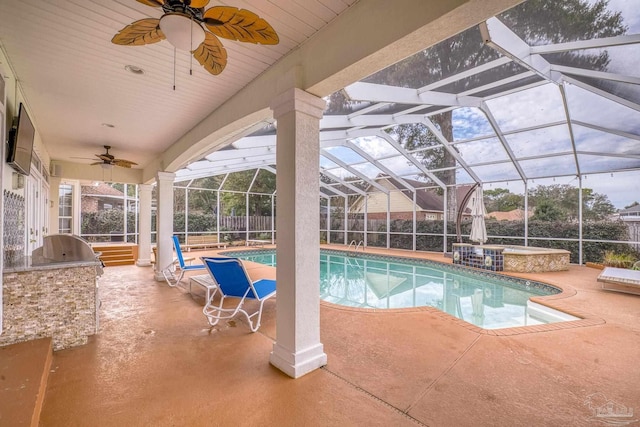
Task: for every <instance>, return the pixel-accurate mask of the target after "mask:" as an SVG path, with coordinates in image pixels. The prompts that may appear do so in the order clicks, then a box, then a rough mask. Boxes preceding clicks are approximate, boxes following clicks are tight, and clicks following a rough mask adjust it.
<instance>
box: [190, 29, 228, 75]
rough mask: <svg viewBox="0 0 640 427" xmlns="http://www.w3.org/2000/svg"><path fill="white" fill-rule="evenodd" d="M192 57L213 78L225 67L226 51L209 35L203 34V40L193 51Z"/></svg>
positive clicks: (217, 40) (218, 41)
mask: <svg viewBox="0 0 640 427" xmlns="http://www.w3.org/2000/svg"><path fill="white" fill-rule="evenodd" d="M193 57H194V58H195V59H196V60H197V61H198V62H199V63H200V65H202V66H203V67H204V69H205V70H207V71H208V72H210V73H211V74H213V75H214V76H215V75H218V74H220V73H221V72H222V70H224V67H226V66H227V50H226V49H225V48H224V47H222V43H221V42H220V40H219V39H218V38H217V37H216V36H214V35H213V34H211V33H206V32H205V39H204V41H203V42H202V43H200V46H198V48H197V49H196V50H194V51H193Z"/></svg>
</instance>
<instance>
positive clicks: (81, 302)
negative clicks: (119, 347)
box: [0, 257, 101, 350]
mask: <svg viewBox="0 0 640 427" xmlns="http://www.w3.org/2000/svg"><path fill="white" fill-rule="evenodd" d="M99 268H101V263H100V261H99V260H93V261H67V262H52V263H47V264H42V265H32V263H31V257H23V258H18V259H15V260H13V261H10V262H5V266H4V270H3V272H2V279H3V297H2V305H3V318H4V319H3V323H4V324H3V332H2V335H0V346H3V345H9V344H13V343H17V342H22V341H29V340H33V339H38V338H45V337H51V338H52V341H53V349H54V350H61V349H64V348H69V347H74V346H77V345H82V344H86V343H87V341H88V338H89V336H90V335H93V334H95V333H96V332H97V330H98V306H99V299H98V286H97V269H99Z"/></svg>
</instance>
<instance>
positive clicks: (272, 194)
mask: <svg viewBox="0 0 640 427" xmlns="http://www.w3.org/2000/svg"><path fill="white" fill-rule="evenodd" d="M260 169H262V170H265V171H267V172H271V173H272V174H274V175H276V168H274V167H273V166H263V167H261V168H260ZM277 192H278V190H277V189H276V190H273V193H271V196H275V195H276V193H277Z"/></svg>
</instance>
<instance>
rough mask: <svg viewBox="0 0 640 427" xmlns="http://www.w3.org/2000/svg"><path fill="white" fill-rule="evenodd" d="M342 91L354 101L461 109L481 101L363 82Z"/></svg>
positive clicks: (474, 105) (443, 93)
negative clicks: (456, 107)
mask: <svg viewBox="0 0 640 427" xmlns="http://www.w3.org/2000/svg"><path fill="white" fill-rule="evenodd" d="M344 90H345V92H346V93H347V95H348V96H349V98H350V99H352V100H355V101H371V102H392V103H396V104H427V105H445V106H461V107H476V106H478V104H479V103H480V101H481V99H480V98H476V97H473V96H459V95H455V94H451V93H445V92H435V91H424V92H418V90H417V89H411V88H403V87H396V86H387V85H381V84H375V83H364V82H358V83H353V84H351V85H349V86H347V87H346V88H344Z"/></svg>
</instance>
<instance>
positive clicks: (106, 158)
mask: <svg viewBox="0 0 640 427" xmlns="http://www.w3.org/2000/svg"><path fill="white" fill-rule="evenodd" d="M104 148H105V150H106V153H104V154H96V155H95V156H96V157H97V158H99V159H100V161H99V162H95V163H91V166H93V165H102V166H103V167H111V166H120V167H123V168H130V167H131V166H132V165H137V163H136V162H132V161H131V160H124V159H116V158H115V157H113V155H111V154H109V150H110V149H111V146H110V145H105V146H104Z"/></svg>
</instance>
